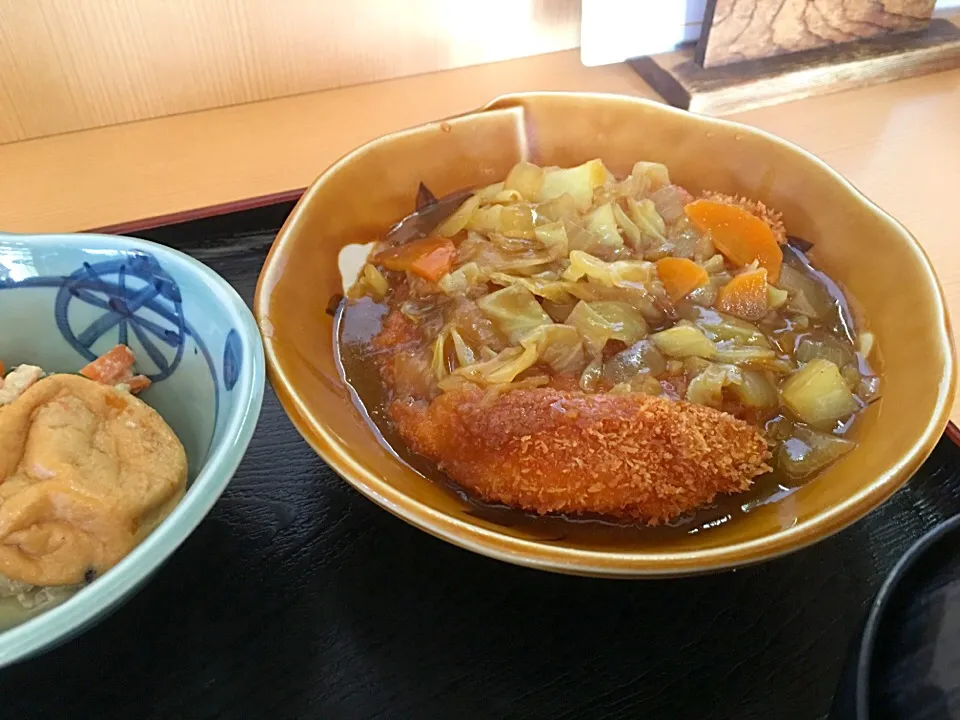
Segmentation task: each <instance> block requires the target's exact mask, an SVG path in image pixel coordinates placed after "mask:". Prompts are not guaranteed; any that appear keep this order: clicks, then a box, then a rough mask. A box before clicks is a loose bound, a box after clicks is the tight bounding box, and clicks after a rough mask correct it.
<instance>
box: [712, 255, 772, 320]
mask: <svg viewBox="0 0 960 720" xmlns="http://www.w3.org/2000/svg"><path fill="white" fill-rule="evenodd" d="M717 308H719V309H720V310H722V311H723V312H725V313H730V314H731V315H736V316H737V317H738V318H743V319H744V320H759V319H760V318H762V317H763V316H764V315H766V314H767V270H766V268H757V269H756V270H748V271H747V272H743V273H740V274H739V275H737V276H736V277H734V278H733V280H731V281H730V282H728V283H727V284H726V285H724V286H723V287H722V288H720V293H719V294H718V296H717Z"/></svg>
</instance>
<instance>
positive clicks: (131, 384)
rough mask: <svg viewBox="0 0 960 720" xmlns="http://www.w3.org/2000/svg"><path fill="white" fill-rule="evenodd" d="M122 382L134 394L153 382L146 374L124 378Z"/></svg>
mask: <svg viewBox="0 0 960 720" xmlns="http://www.w3.org/2000/svg"><path fill="white" fill-rule="evenodd" d="M123 383H124V384H125V385H126V386H127V387H128V388H130V392H131V393H133V394H134V395H136V394H137V393H141V392H143V391H144V390H146V389H147V388H148V387H150V386H151V385H152V384H153V382H152V381H151V380H150V378H148V377H147V376H146V375H134V376H133V377H132V378H128V379H127V380H124V381H123Z"/></svg>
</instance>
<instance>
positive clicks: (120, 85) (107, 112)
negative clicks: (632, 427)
mask: <svg viewBox="0 0 960 720" xmlns="http://www.w3.org/2000/svg"><path fill="white" fill-rule="evenodd" d="M579 37H580V3H579V2H578V1H577V0H487V2H485V3H483V5H482V6H477V5H476V4H474V3H471V2H469V0H411V2H404V3H396V2H394V1H393V0H354V1H353V2H346V3H345V2H328V1H326V0H283V2H276V1H274V0H200V1H199V2H193V1H191V0H82V1H77V0H29V1H28V2H24V0H0V143H4V142H13V141H16V140H23V139H28V138H35V137H42V136H46V135H54V134H57V133H65V132H72V131H76V130H82V129H87V128H93V127H101V126H104V125H112V124H116V123H122V122H129V121H133V120H142V119H146V118H153V117H160V116H165V115H173V114H177V113H185V112H191V111H195V110H203V109H206V108H212V107H222V106H226V105H235V104H237V103H245V102H252V101H257V100H265V99H269V98H276V97H283V96H288V95H296V94H299V93H305V92H314V91H317V90H323V89H326V88H335V87H341V86H345V85H353V84H357V83H364V82H371V81H376V80H383V79H387V78H395V77H402V76H407V75H414V74H418V73H425V72H433V71H437V70H447V69H450V68H457V67H464V66H468V65H476V64H479V63H487V62H494V61H499V60H507V59H511V58H517V57H524V56H528V55H534V54H539V53H546V52H554V51H558V50H565V49H568V48H574V47H576V46H577V45H578V44H579Z"/></svg>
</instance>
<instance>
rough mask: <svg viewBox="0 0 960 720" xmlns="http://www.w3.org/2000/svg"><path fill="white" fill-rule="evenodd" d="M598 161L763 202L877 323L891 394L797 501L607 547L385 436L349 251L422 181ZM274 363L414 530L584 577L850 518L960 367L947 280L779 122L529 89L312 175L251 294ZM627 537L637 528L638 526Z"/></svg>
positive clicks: (772, 551)
mask: <svg viewBox="0 0 960 720" xmlns="http://www.w3.org/2000/svg"><path fill="white" fill-rule="evenodd" d="M593 157H600V158H602V159H603V160H604V162H605V163H606V164H607V167H609V168H610V169H611V170H612V171H613V172H615V173H617V174H626V173H628V172H629V171H630V168H631V167H632V164H633V162H634V161H635V160H636V159H638V158H643V159H646V160H652V161H657V162H663V163H665V164H667V166H668V167H669V168H670V171H671V177H673V178H675V180H676V181H677V182H679V183H680V184H682V185H684V186H686V187H688V188H690V189H691V190H692V191H694V192H697V191H700V190H702V189H706V188H712V189H717V190H721V191H725V192H730V193H739V194H742V195H745V196H748V197H753V198H757V199H760V200H763V201H764V202H765V203H767V204H769V205H772V206H773V207H775V208H777V209H778V210H780V211H782V212H783V215H784V220H785V222H786V224H787V227H788V228H789V229H790V232H791V234H793V235H797V236H800V237H803V238H806V239H808V240H810V241H811V242H813V243H814V244H815V245H816V254H815V257H816V258H817V260H818V262H819V263H820V266H821V267H822V268H823V269H825V270H826V271H827V272H828V273H829V274H830V275H831V276H832V277H833V278H834V279H836V280H838V281H839V282H840V283H842V284H843V285H844V286H846V287H847V288H848V289H849V291H850V292H851V294H852V295H853V296H854V297H856V298H857V300H858V301H859V302H860V303H861V304H862V306H863V310H864V312H865V314H866V315H867V316H868V317H869V318H870V321H871V328H872V330H873V331H874V332H875V333H876V335H877V340H878V343H879V346H880V347H881V348H882V349H883V355H884V398H883V400H882V401H881V402H880V403H879V404H877V405H875V406H873V407H872V408H871V409H870V410H869V411H868V412H867V413H866V414H865V417H864V418H863V421H862V424H861V431H860V433H859V437H860V446H859V447H858V448H857V449H856V450H855V451H854V452H853V453H851V454H850V455H848V456H847V457H846V458H844V459H843V460H841V461H840V462H838V463H837V464H836V465H835V466H833V467H832V468H830V469H829V470H828V471H827V472H825V473H824V474H822V475H821V476H820V477H818V478H817V479H816V481H815V482H812V483H810V484H809V485H807V486H806V487H804V488H802V489H801V490H799V491H798V492H796V493H794V494H792V495H790V496H789V497H787V498H786V499H784V500H782V501H780V502H777V503H771V504H769V505H765V506H763V507H760V508H758V509H755V510H753V511H751V512H750V513H749V514H748V515H747V516H746V517H745V518H741V519H739V520H738V521H737V522H731V523H727V524H724V525H720V526H718V527H715V528H711V529H710V530H709V531H707V532H700V533H697V534H694V535H683V536H678V537H671V538H668V539H662V538H661V539H657V541H656V542H655V543H654V542H652V541H651V542H650V543H649V544H646V543H643V542H638V541H637V539H636V535H634V534H631V535H630V538H631V539H630V542H624V543H623V544H622V546H616V547H614V548H610V547H607V548H606V549H604V550H602V551H599V550H597V549H594V548H591V547H590V546H589V545H586V544H584V543H580V542H575V541H571V540H569V539H561V540H557V541H543V540H537V539H535V538H533V537H531V535H530V534H529V533H528V532H527V531H526V530H524V529H523V528H522V527H506V526H504V525H500V524H495V523H493V522H490V521H488V520H486V519H484V518H482V517H478V516H477V515H476V514H475V513H468V510H469V509H470V506H469V505H468V504H467V503H466V502H465V501H463V500H462V499H461V498H460V497H458V496H457V495H455V494H454V493H451V492H449V490H448V489H447V488H443V487H441V486H440V485H438V484H436V483H434V482H431V481H429V480H426V479H425V478H423V477H422V476H420V475H419V474H417V473H416V472H415V471H413V470H411V469H410V468H409V467H408V466H407V465H405V464H403V463H402V462H401V461H399V460H398V459H397V458H396V456H395V455H394V454H393V453H392V452H391V451H390V450H388V449H387V448H386V447H384V446H383V445H381V444H380V443H379V442H378V440H377V438H376V437H375V435H374V433H373V432H372V431H371V429H370V426H369V424H368V423H367V421H366V419H365V418H364V417H363V416H362V415H361V414H360V412H359V411H358V410H357V409H356V407H355V405H354V403H353V401H352V398H351V395H350V390H349V388H348V387H347V386H346V385H345V384H344V383H343V382H342V380H341V378H340V374H339V372H338V368H337V365H336V362H335V357H334V344H333V343H334V334H333V321H332V318H330V317H329V316H328V315H326V314H325V312H324V309H325V308H326V307H327V303H328V301H329V299H330V297H331V296H332V295H334V294H336V293H339V292H341V291H342V282H341V278H340V273H339V270H338V265H337V257H338V254H339V252H340V249H341V248H342V247H344V246H345V245H348V244H351V243H365V242H369V241H370V240H373V239H375V238H377V237H379V236H382V235H383V234H384V233H385V232H386V231H387V229H388V228H389V227H390V226H391V225H392V224H393V223H394V222H396V221H397V220H398V219H399V218H401V217H403V216H405V215H406V214H408V213H409V212H410V210H411V208H412V206H413V202H414V198H415V197H416V193H417V188H418V186H419V184H420V183H421V182H423V183H424V184H426V185H427V186H428V187H429V188H430V189H431V190H432V191H433V192H434V193H435V194H436V195H438V196H440V195H443V194H446V193H449V192H453V191H455V190H458V189H461V188H463V187H468V186H472V185H483V184H486V183H490V182H493V181H495V180H497V179H500V178H502V177H503V176H504V175H505V174H506V172H507V171H508V170H509V168H510V167H511V166H512V165H513V164H514V163H515V162H516V161H517V160H519V159H520V158H529V159H530V160H532V161H533V162H536V163H538V164H541V165H560V166H571V165H575V164H578V163H581V162H584V161H586V160H588V159H590V158H593ZM255 313H256V315H257V318H258V321H259V323H260V327H261V331H262V332H263V336H264V342H265V347H266V352H267V360H268V366H269V372H270V376H271V379H272V381H273V384H274V387H275V389H276V391H277V394H278V395H279V397H280V400H281V401H282V403H283V405H284V407H285V409H286V410H287V412H288V414H289V415H290V416H291V418H292V419H293V421H294V423H295V425H296V426H297V428H298V430H299V431H300V432H301V433H302V434H303V436H304V437H305V438H306V439H307V440H308V442H310V444H311V445H312V446H313V447H314V449H316V450H317V452H318V453H320V455H321V456H322V457H323V458H324V459H325V460H326V461H327V462H328V463H329V464H330V465H331V467H333V468H334V469H335V470H337V472H339V473H340V475H341V476H343V477H344V478H345V479H346V480H347V481H348V482H350V483H351V484H352V485H354V487H356V488H357V489H358V490H360V491H361V492H363V493H364V494H365V495H367V496H368V497H370V498H371V499H373V500H374V501H375V502H377V503H379V504H380V505H382V506H383V507H385V508H386V509H388V510H390V511H391V512H393V513H395V514H397V515H399V516H400V517H403V518H404V519H406V520H408V521H409V522H411V523H413V524H415V525H417V526H418V527H420V528H422V529H424V530H426V531H428V532H430V533H432V534H434V535H437V536H439V537H442V538H444V539H447V540H449V541H451V542H454V543H456V544H459V545H461V546H463V547H466V548H469V549H472V550H475V551H477V552H482V553H485V554H487V555H490V556H493V557H497V558H500V559H503V560H507V561H510V562H516V563H520V564H524V565H529V566H533V567H539V568H544V569H550V570H555V571H559V572H567V573H578V574H588V575H618V576H630V577H639V576H655V575H681V574H691V573H696V572H703V571H709V570H715V569H719V568H724V567H730V566H736V565H742V564H747V563H752V562H758V561H761V560H764V559H766V558H769V557H773V556H776V555H779V554H782V553H784V552H788V551H790V550H793V549H796V548H799V547H803V546H805V545H807V544H810V543H812V542H815V541H816V540H818V539H820V538H823V537H825V536H827V535H829V534H831V533H833V532H836V531H838V530H840V529H841V528H843V527H845V526H846V525H848V524H849V523H851V522H853V521H855V520H856V519H858V518H859V517H861V516H862V515H864V514H865V513H866V512H868V511H869V510H871V509H872V508H874V507H876V506H877V505H878V504H880V503H881V502H883V501H884V500H885V499H886V498H888V497H889V496H890V495H891V494H892V493H893V492H894V491H895V490H896V489H897V488H899V487H900V486H901V485H902V484H903V483H904V482H906V480H907V479H908V478H909V477H910V474H911V473H912V472H913V471H914V470H915V469H916V468H917V467H918V466H919V464H920V463H921V462H922V461H923V460H924V459H925V458H926V457H927V455H928V454H929V453H930V451H931V450H932V449H933V446H934V444H935V443H936V441H937V439H938V438H939V437H940V434H941V433H942V432H943V429H944V426H945V425H946V423H947V419H948V413H949V410H950V407H951V402H952V398H953V393H954V384H955V368H954V363H955V359H954V350H953V346H952V340H951V337H952V336H951V334H950V326H949V321H948V318H947V315H946V310H945V305H944V300H943V296H942V292H941V290H940V287H939V285H938V283H937V280H936V277H935V275H934V273H933V270H932V268H931V266H930V263H929V261H928V260H927V258H926V256H925V255H924V254H923V251H922V250H921V249H920V247H919V245H918V244H917V242H916V241H915V240H914V239H913V238H912V237H911V236H910V234H909V233H908V232H907V231H906V230H905V229H904V228H903V227H902V226H901V225H899V224H898V223H897V222H896V221H894V220H893V219H892V218H890V217H889V216H888V215H886V214H885V213H884V212H883V211H881V210H879V209H878V208H877V207H876V206H874V205H873V204H872V203H870V202H869V201H868V200H866V199H865V198H864V197H863V196H862V195H861V194H860V193H859V192H858V191H856V190H855V189H854V188H853V187H852V186H851V185H850V184H849V183H848V182H846V181H845V180H844V179H843V178H841V177H840V176H839V175H838V174H837V173H836V172H834V171H833V170H831V169H830V168H828V167H827V166H826V165H824V164H823V163H822V162H821V161H819V160H817V159H816V158H814V157H813V156H812V155H810V154H808V153H806V152H805V151H803V150H801V149H799V148H797V147H795V146H793V145H790V144H789V143H787V142H785V141H782V140H779V139H777V138H775V137H774V136H772V135H769V134H767V133H764V132H762V131H759V130H755V129H751V128H748V127H745V126H741V125H737V124H734V123H730V122H726V121H722V120H715V119H709V118H704V117H698V116H695V115H692V114H689V113H685V112H682V111H678V110H674V109H670V108H667V107H664V106H662V105H658V104H655V103H650V102H647V101H643V100H637V99H634V98H627V97H620V96H604V95H590V94H525V95H516V96H508V97H504V98H500V99H498V100H496V101H494V102H493V103H491V104H490V105H488V106H487V107H486V108H484V109H482V110H480V111H477V112H474V113H470V114H467V115H464V116H461V117H457V118H452V119H449V120H446V121H442V122H435V123H431V124H428V125H424V126H420V127H417V128H414V129H411V130H406V131H403V132H399V133H395V134H392V135H389V136H386V137H383V138H380V139H378V140H375V141H373V142H371V143H369V144H367V145H365V146H363V147H361V148H359V149H358V150H356V151H354V152H353V153H351V154H349V155H347V156H346V157H344V158H343V159H341V160H340V161H338V162H337V163H336V164H334V165H333V166H332V167H331V168H330V169H329V170H327V171H326V172H325V173H324V174H323V175H321V176H320V178H319V179H318V180H317V181H316V182H315V183H314V184H313V185H312V186H311V187H310V188H309V189H308V190H307V192H306V194H305V195H304V197H303V198H302V199H301V201H300V203H299V204H298V205H297V207H296V208H295V209H294V211H293V213H292V214H291V215H290V217H289V218H288V220H287V222H286V224H285V225H284V227H283V229H282V230H281V232H280V234H279V236H278V238H277V240H276V242H275V244H274V246H273V248H272V250H271V252H270V255H269V257H268V259H267V262H266V264H265V265H264V269H263V272H262V274H261V276H260V282H259V286H258V289H257V297H256V300H255ZM625 537H627V536H625Z"/></svg>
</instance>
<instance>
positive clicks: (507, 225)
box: [339, 160, 879, 524]
mask: <svg viewBox="0 0 960 720" xmlns="http://www.w3.org/2000/svg"><path fill="white" fill-rule="evenodd" d="M464 198H465V199H464ZM456 203H459V204H456ZM809 247H810V246H809V245H808V244H807V243H804V242H803V241H799V240H796V239H792V238H788V236H787V231H786V228H785V227H784V225H783V223H782V221H781V219H780V216H779V214H778V213H776V212H775V211H773V210H772V209H770V208H767V207H765V206H764V205H763V204H762V203H760V202H756V201H752V200H747V199H744V198H740V197H732V196H727V195H722V194H719V193H705V194H702V195H700V196H699V197H695V196H693V195H692V194H691V193H689V192H687V191H686V190H685V189H684V188H682V187H680V186H678V185H676V184H673V183H672V182H671V180H670V177H669V173H668V170H667V168H666V167H664V166H663V165H660V164H656V163H649V162H638V163H637V164H636V165H635V166H634V168H633V171H632V172H631V174H630V175H629V176H628V177H626V178H624V179H617V178H615V177H614V176H613V175H612V174H611V173H610V172H609V171H608V170H607V169H606V167H605V166H604V164H603V163H602V162H601V161H600V160H592V161H590V162H587V163H585V164H583V165H580V166H578V167H573V168H566V169H561V168H541V167H537V166H536V165H532V164H530V163H527V162H521V163H519V164H518V165H516V166H515V167H514V168H513V169H512V170H510V172H509V174H508V175H507V177H506V179H505V180H504V181H503V182H498V183H496V184H494V185H491V186H489V187H485V188H482V189H480V190H477V191H475V192H472V193H470V194H468V195H463V194H461V195H460V196H459V198H457V199H456V201H455V203H454V204H450V203H447V205H446V206H444V204H443V202H441V203H440V204H439V205H434V206H432V207H427V208H425V209H423V210H422V211H421V212H420V213H418V214H415V215H414V216H411V217H410V218H407V219H406V220H404V221H403V222H401V223H400V224H398V225H397V226H396V227H395V229H394V231H392V232H391V233H390V234H389V235H388V236H387V237H386V238H385V239H384V240H383V241H382V242H380V243H379V244H378V246H377V247H376V248H375V249H374V251H373V252H372V253H371V255H370V257H369V258H368V261H367V264H366V265H365V266H364V267H363V269H362V270H361V272H360V275H359V277H358V279H357V281H356V283H355V284H354V285H353V287H352V288H351V289H350V291H349V293H348V299H347V300H346V302H345V306H344V308H343V315H342V317H341V322H340V324H339V332H340V338H339V340H340V348H341V354H342V356H343V357H344V367H345V368H346V371H347V379H348V380H349V381H350V382H351V384H353V385H354V387H356V388H358V391H359V393H360V396H361V398H362V399H364V402H365V404H367V406H368V409H370V408H371V407H372V406H373V405H377V406H378V407H379V408H380V410H381V411H382V412H380V411H373V412H371V415H372V416H373V417H374V419H375V421H377V422H378V424H379V425H380V426H381V428H382V429H384V430H385V432H384V435H385V436H389V437H393V438H398V439H399V441H400V442H402V443H403V444H405V445H406V449H409V450H412V451H413V452H414V453H416V454H417V455H419V456H421V457H423V458H426V459H428V460H429V461H431V462H433V463H435V464H436V465H437V466H438V467H439V468H440V470H441V471H442V472H443V473H445V474H446V476H447V477H449V478H450V479H451V480H452V481H453V482H455V483H456V484H457V485H458V486H460V487H461V488H463V489H464V490H465V491H466V492H467V493H468V494H470V495H471V496H473V497H475V498H479V499H480V500H483V501H487V502H490V503H496V504H503V505H507V506H509V507H514V508H520V509H522V510H526V511H529V512H533V513H537V514H548V513H550V514H553V513H559V514H565V515H569V516H579V515H588V516H591V515H600V516H607V517H612V518H620V519H627V520H630V521H640V522H642V523H646V524H658V523H662V522H668V521H675V520H677V519H678V518H681V517H688V516H689V515H690V513H691V512H692V511H694V510H696V509H697V508H700V507H703V506H705V505H709V504H710V503H713V502H714V501H715V498H717V496H721V495H728V494H735V493H741V492H744V491H746V490H748V489H750V488H751V486H752V485H753V484H754V483H755V481H757V479H758V478H760V477H761V476H767V477H772V478H775V482H774V486H776V485H777V484H779V485H781V486H784V485H786V486H796V485H797V483H798V481H803V480H806V479H807V478H809V476H811V475H813V474H814V473H816V472H818V471H820V470H822V469H823V468H824V467H826V466H827V465H828V464H830V463H831V462H833V461H835V460H836V459H838V458H840V457H841V456H842V455H844V454H846V453H848V452H850V451H851V450H852V449H853V447H854V446H855V442H854V440H853V439H852V438H851V434H850V432H849V430H850V428H851V426H852V424H853V421H854V420H855V418H856V416H857V414H858V413H859V412H860V411H861V410H862V409H864V408H865V407H866V406H867V405H868V404H869V403H871V402H873V401H874V400H876V399H877V398H878V397H879V378H878V376H877V375H876V374H875V373H874V372H873V371H872V370H871V368H870V365H869V364H868V358H870V357H875V356H876V355H877V352H878V351H877V349H876V348H875V347H874V341H873V336H872V335H871V334H870V333H869V332H868V331H866V330H865V329H864V327H863V324H862V319H861V318H858V323H857V324H856V325H855V323H854V319H853V316H852V313H851V312H850V309H849V306H848V304H847V300H846V299H845V298H844V296H843V293H842V292H841V291H840V290H839V288H838V287H837V285H836V284H835V283H833V282H832V281H831V280H830V279H829V278H828V277H827V276H826V275H824V274H823V273H822V272H820V271H819V270H817V269H816V268H815V267H814V266H813V265H811V263H810V261H809V260H808V258H807V256H806V255H805V253H804V250H806V249H809ZM358 368H362V369H358ZM371 378H373V384H374V385H377V386H378V387H379V389H380V391H381V392H380V395H379V396H378V397H379V398H380V400H379V401H376V402H374V401H373V399H372V397H373V396H372V395H371V394H370V393H369V392H367V391H366V390H365V389H364V388H368V387H369V386H370V384H371ZM374 394H376V393H374ZM771 471H773V472H772V474H771Z"/></svg>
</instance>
